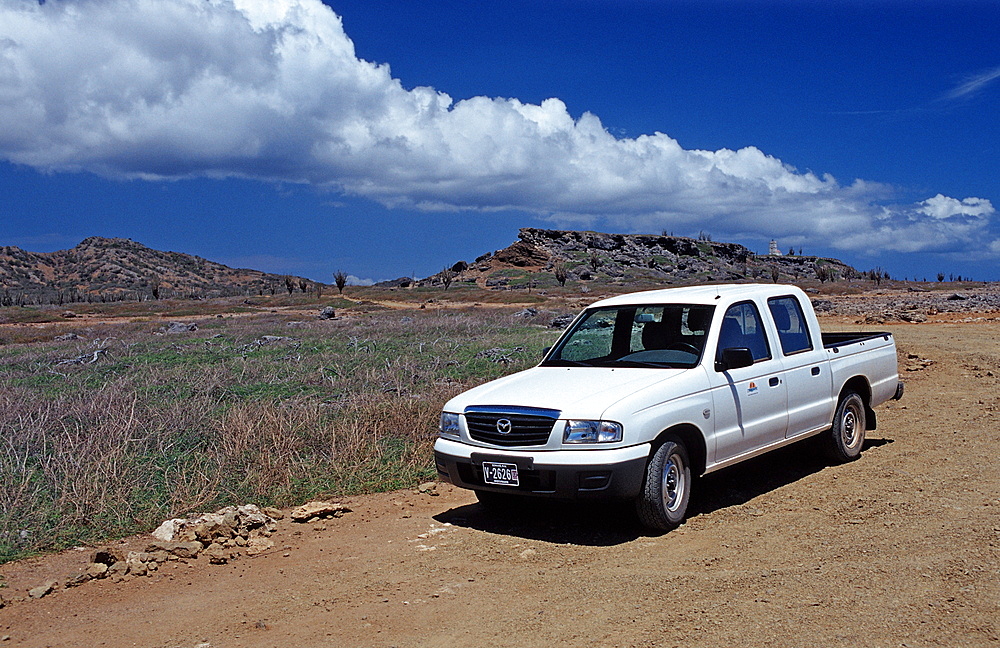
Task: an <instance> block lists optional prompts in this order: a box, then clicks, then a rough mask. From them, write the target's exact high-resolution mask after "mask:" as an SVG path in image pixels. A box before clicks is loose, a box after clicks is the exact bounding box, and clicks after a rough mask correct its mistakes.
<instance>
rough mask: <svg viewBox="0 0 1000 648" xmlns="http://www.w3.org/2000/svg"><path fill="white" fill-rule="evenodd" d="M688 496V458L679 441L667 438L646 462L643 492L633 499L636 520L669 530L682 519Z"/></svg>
mask: <svg viewBox="0 0 1000 648" xmlns="http://www.w3.org/2000/svg"><path fill="white" fill-rule="evenodd" d="M690 499H691V462H690V461H688V453H687V450H685V449H684V446H683V444H681V443H680V441H676V440H671V441H666V442H664V443H663V445H661V446H660V447H659V448H657V450H656V452H654V453H653V457H652V458H651V459H650V460H649V464H648V465H647V466H646V477H645V481H644V482H643V488H642V492H641V493H640V494H639V498H638V499H637V500H636V503H635V510H636V513H637V514H638V516H639V521H640V522H641V523H642V524H643V525H644V526H646V527H649V528H650V529H655V530H657V531H669V530H670V529H673V528H676V527H677V526H679V525H680V524H681V522H683V521H684V516H685V515H686V514H687V507H688V501H689V500H690Z"/></svg>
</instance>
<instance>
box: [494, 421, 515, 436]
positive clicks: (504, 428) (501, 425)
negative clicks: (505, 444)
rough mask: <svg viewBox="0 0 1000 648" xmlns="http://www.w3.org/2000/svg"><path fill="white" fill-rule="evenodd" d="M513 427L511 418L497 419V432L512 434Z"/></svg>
mask: <svg viewBox="0 0 1000 648" xmlns="http://www.w3.org/2000/svg"><path fill="white" fill-rule="evenodd" d="M512 427H513V426H512V425H511V423H510V420H509V419H497V432H499V433H500V434H510V430H511V428H512Z"/></svg>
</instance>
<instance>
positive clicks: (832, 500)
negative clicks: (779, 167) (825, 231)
mask: <svg viewBox="0 0 1000 648" xmlns="http://www.w3.org/2000/svg"><path fill="white" fill-rule="evenodd" d="M825 324H827V328H834V327H836V326H837V325H835V324H829V323H825ZM890 328H892V327H890ZM894 330H895V332H896V334H897V341H898V344H899V346H900V349H901V352H902V358H903V360H902V364H901V369H902V368H909V369H913V371H902V373H903V377H904V379H905V380H906V382H907V391H906V396H905V398H904V400H902V401H900V402H898V403H891V404H889V405H887V406H883V407H881V408H880V409H879V427H878V430H876V431H874V432H870V433H869V441H868V444H867V447H866V450H865V452H864V454H863V455H862V457H861V459H860V460H858V461H856V462H853V463H850V464H847V465H841V466H829V465H826V464H825V463H823V462H822V461H821V460H820V459H818V457H817V455H816V454H815V453H814V452H813V449H812V448H811V447H810V446H809V445H808V444H799V445H798V446H793V447H790V448H786V449H784V450H781V451H778V452H776V453H772V455H770V456H767V457H762V458H759V459H757V460H754V461H751V462H749V463H746V464H743V465H741V466H737V467H735V468H732V469H729V470H726V471H722V472H720V473H717V474H715V475H711V476H709V477H707V478H705V479H703V480H701V481H700V482H698V483H697V484H696V488H697V489H698V490H697V491H696V496H695V498H694V500H693V504H692V507H693V509H692V515H691V518H690V520H689V522H688V523H687V524H685V525H684V526H683V527H681V528H680V529H677V530H676V531H673V532H671V533H667V534H664V535H659V536H656V535H647V534H646V533H644V532H643V531H642V530H641V529H640V528H638V527H637V526H635V524H634V523H633V522H631V521H630V518H629V517H627V516H625V515H622V514H620V513H617V512H616V511H614V510H612V509H608V508H594V507H591V508H589V509H579V508H577V509H572V510H566V509H565V508H552V507H544V506H540V507H536V508H532V509H531V510H528V511H522V512H519V513H518V514H514V515H511V516H510V517H504V518H497V517H491V516H489V515H488V514H487V513H486V512H485V511H484V510H482V509H481V508H480V507H479V506H478V505H477V504H475V503H474V502H475V499H474V497H473V496H472V495H471V494H470V493H467V492H465V491H458V490H455V489H451V488H449V487H445V486H441V487H440V488H439V489H438V493H439V494H438V495H436V496H430V495H426V494H418V493H411V492H400V493H391V494H386V495H377V496H370V497H362V498H355V499H353V500H351V501H350V502H349V504H350V505H351V507H352V508H353V509H354V511H353V512H352V513H349V514H347V515H346V516H344V517H343V518H340V519H335V520H331V521H327V522H323V523H320V524H307V525H295V524H293V523H291V522H288V521H282V522H281V523H280V524H281V527H280V530H279V533H278V534H277V535H276V536H275V539H276V540H277V543H278V545H277V548H276V549H275V550H274V551H272V552H270V553H268V554H265V555H262V556H259V557H256V558H244V559H241V560H238V561H236V562H232V563H230V564H228V565H208V564H207V562H203V559H199V560H197V561H192V562H191V563H190V564H184V563H180V562H172V563H166V564H165V565H164V566H163V567H161V568H160V570H159V571H158V572H156V573H155V575H154V576H152V577H149V578H146V577H143V578H136V579H132V580H130V581H128V582H123V583H118V584H114V583H110V582H108V581H94V582H90V583H87V584H85V585H83V586H80V587H77V588H73V589H69V590H65V589H60V590H57V591H56V592H54V593H53V594H50V595H49V596H46V597H45V598H42V599H40V600H24V601H19V602H13V603H9V604H8V605H7V606H6V607H5V608H3V609H0V648H6V647H7V646H10V647H15V646H16V647H21V646H60V647H63V646H65V647H71V646H80V647H87V648H92V647H96V646H114V647H118V646H143V647H148V648H195V647H196V646H201V647H202V648H207V647H208V646H211V647H212V648H230V647H240V646H247V647H250V646H253V647H261V646H263V647H270V646H273V647H275V648H287V647H302V648H311V647H316V646H363V647H368V646H371V647H388V646H426V647H430V646H484V645H504V646H635V647H640V646H643V647H646V646H681V645H683V646H706V647H708V646H711V647H713V648H716V647H719V646H738V645H745V646H789V647H792V646H795V647H801V646H824V647H826V646H851V647H855V646H1000V469H998V467H997V456H998V454H1000V425H998V421H997V414H996V412H997V409H998V407H1000V393H998V383H1000V324H998V323H996V322H982V323H972V324H922V325H913V326H900V327H896V328H895V329H894ZM908 356H914V357H912V358H909V357H908ZM927 361H930V362H927ZM133 542H137V541H136V540H133ZM85 555H86V554H85V553H84V552H79V551H78V552H72V551H71V552H67V553H64V554H61V555H58V556H50V557H47V558H44V559H40V560H33V561H25V562H21V563H16V564H9V565H5V566H3V567H0V575H3V577H4V579H5V582H6V584H7V587H5V588H4V589H0V595H2V596H3V597H4V598H5V599H7V600H10V599H11V598H14V597H21V598H23V597H24V594H25V591H26V589H27V588H29V587H33V586H35V585H38V584H39V583H41V582H43V581H45V580H47V579H50V578H51V579H62V578H63V577H64V576H65V575H66V574H68V573H70V572H72V571H74V570H75V569H79V568H80V566H81V565H82V564H83V563H84V562H85Z"/></svg>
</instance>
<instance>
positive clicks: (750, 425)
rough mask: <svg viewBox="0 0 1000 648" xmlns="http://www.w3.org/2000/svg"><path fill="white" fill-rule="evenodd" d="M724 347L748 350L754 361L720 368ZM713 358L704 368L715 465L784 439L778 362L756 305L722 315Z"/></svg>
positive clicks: (784, 394)
mask: <svg viewBox="0 0 1000 648" xmlns="http://www.w3.org/2000/svg"><path fill="white" fill-rule="evenodd" d="M725 348H746V349H750V352H751V353H752V354H753V358H754V363H753V364H752V365H750V366H749V367H741V368H738V369H725V368H724V367H722V366H721V365H719V361H721V359H722V349H725ZM716 360H717V363H716V367H715V369H714V371H713V370H709V374H710V380H711V382H712V400H713V403H714V408H715V432H716V457H715V461H716V462H723V461H726V460H728V459H731V458H733V457H736V456H738V455H741V454H745V453H747V452H751V451H753V450H755V449H757V448H760V447H762V446H765V445H768V444H771V443H775V442H777V441H780V440H781V439H784V437H785V430H786V429H787V427H788V411H787V406H788V399H787V386H786V384H785V377H784V372H783V367H782V363H781V360H780V359H778V358H777V357H776V354H775V353H774V351H773V346H772V345H771V342H770V340H769V339H768V335H767V332H766V331H765V329H764V326H763V321H762V320H761V316H760V311H759V310H758V308H757V306H756V304H754V303H753V302H741V303H739V304H734V305H733V306H731V307H730V308H729V309H728V310H727V311H726V314H725V317H724V318H723V320H722V328H721V330H720V331H719V342H718V345H717V353H716Z"/></svg>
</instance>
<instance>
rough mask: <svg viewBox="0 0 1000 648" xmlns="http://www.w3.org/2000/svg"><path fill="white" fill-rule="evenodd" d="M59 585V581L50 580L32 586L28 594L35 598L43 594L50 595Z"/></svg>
mask: <svg viewBox="0 0 1000 648" xmlns="http://www.w3.org/2000/svg"><path fill="white" fill-rule="evenodd" d="M58 586H59V582H58V581H48V582H46V583H43V584H41V585H39V586H38V587H32V588H31V589H30V590H28V596H30V597H31V598H33V599H40V598H42V597H43V596H48V595H49V594H51V593H52V592H53V591H54V590H55V589H56V587H58Z"/></svg>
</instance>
